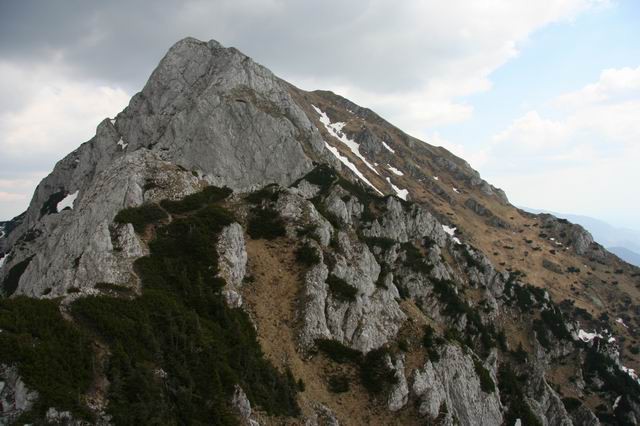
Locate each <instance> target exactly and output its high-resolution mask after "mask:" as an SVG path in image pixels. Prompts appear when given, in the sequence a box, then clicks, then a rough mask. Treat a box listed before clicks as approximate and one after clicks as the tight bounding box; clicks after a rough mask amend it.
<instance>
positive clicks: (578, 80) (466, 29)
mask: <svg viewBox="0 0 640 426" xmlns="http://www.w3.org/2000/svg"><path fill="white" fill-rule="evenodd" d="M639 22H640V2H638V1H637V0H537V1H534V2H532V1H530V0H477V1H473V2H470V1H468V0H405V1H402V2H396V1H380V0H352V1H349V2H345V1H336V0H325V1H322V2H317V1H311V0H309V1H302V0H212V1H211V0H210V1H200V0H187V1H177V0H156V1H154V2H148V1H141V0H128V1H120V0H114V1H109V2H99V1H92V0H58V1H56V2H51V1H44V0H42V1H31V0H21V1H9V0H0V220H6V219H9V218H11V217H13V216H15V215H17V214H19V213H21V212H22V211H23V210H24V209H25V208H26V207H27V205H28V203H29V200H30V198H31V195H32V194H33V191H34V189H35V186H36V185H37V183H38V182H39V181H40V179H42V178H43V177H44V176H46V175H47V174H48V173H49V172H50V171H51V169H52V168H53V166H54V165H55V162H56V161H57V160H59V159H61V158H62V157H63V156H64V155H66V154H67V153H68V152H70V151H71V150H73V149H75V148H76V147H77V146H78V145H79V144H80V143H82V142H84V141H86V140H88V139H90V138H91V137H92V136H93V135H94V134H95V128H96V126H97V124H98V123H99V122H100V121H102V120H103V119H104V118H105V117H113V116H115V115H116V114H117V112H119V111H120V110H122V109H123V108H124V107H125V106H126V105H127V103H128V101H129V99H130V97H131V96H132V95H133V94H134V93H136V92H137V91H139V90H140V89H141V88H142V86H143V85H144V83H145V81H146V79H147V78H148V76H149V75H150V73H151V72H152V71H153V69H154V68H155V66H156V65H157V64H158V62H159V60H160V59H161V58H162V56H163V55H164V54H165V53H166V51H167V50H168V48H169V47H170V46H171V45H172V44H173V43H174V42H176V41H177V40H179V39H181V38H183V37H186V36H193V37H196V38H199V39H202V40H209V39H215V40H218V41H219V42H221V43H222V44H224V45H226V46H234V47H237V48H238V49H240V50H241V51H243V52H244V53H246V54H247V55H249V56H251V57H253V58H254V59H255V60H256V61H258V62H260V63H262V64H263V65H265V66H267V67H268V68H270V69H271V70H272V71H273V72H274V73H276V74H277V75H279V76H280V77H282V78H284V79H286V80H288V81H290V82H292V83H293V84H295V85H297V86H298V87H301V88H303V89H306V90H315V89H325V90H333V91H334V92H336V93H339V94H341V95H343V96H346V97H348V98H349V99H351V100H353V101H355V102H356V103H358V104H360V105H363V106H367V107H369V108H371V109H373V110H374V111H376V112H378V113H379V114H380V115H381V116H383V117H384V118H386V119H387V120H389V121H390V122H392V123H393V124H395V125H397V126H398V127H400V128H401V129H403V130H405V131H406V132H408V133H410V134H412V135H413V136H415V137H418V138H420V139H422V140H424V141H426V142H427V143H430V144H434V145H440V146H444V147H446V148H448V149H449V150H451V151H452V152H453V153H455V154H457V155H459V156H461V157H463V158H464V159H466V160H467V161H469V162H470V163H471V165H472V166H473V167H474V168H475V169H477V170H478V171H479V172H480V173H481V175H482V176H483V177H484V178H485V179H487V180H488V181H489V182H491V183H492V184H494V185H496V186H498V187H501V188H503V189H504V190H505V191H506V192H507V195H508V196H509V198H510V200H511V201H512V203H514V204H515V205H518V206H527V207H531V208H539V209H547V210H554V211H560V212H566V213H573V214H581V215H587V216H592V217H596V218H599V219H602V220H605V221H607V222H609V223H611V224H613V225H616V226H620V227H628V228H634V229H640V214H638V212H639V211H640V196H639V195H640V189H639V188H638V184H639V183H640V43H638V42H637V41H638V40H640V25H638V23H639Z"/></svg>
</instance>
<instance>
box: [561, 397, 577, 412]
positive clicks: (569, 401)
mask: <svg viewBox="0 0 640 426" xmlns="http://www.w3.org/2000/svg"><path fill="white" fill-rule="evenodd" d="M562 404H564V408H565V409H566V410H567V411H568V412H572V411H574V410H577V409H578V408H580V406H581V405H582V402H581V401H580V400H579V399H577V398H572V397H567V398H562Z"/></svg>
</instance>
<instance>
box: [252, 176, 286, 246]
mask: <svg viewBox="0 0 640 426" xmlns="http://www.w3.org/2000/svg"><path fill="white" fill-rule="evenodd" d="M278 196H279V193H278V191H277V190H276V188H275V187H274V186H272V185H270V186H266V187H264V188H262V189H260V190H258V191H255V192H252V193H251V194H249V195H247V196H246V197H245V200H247V201H248V202H250V203H251V204H255V206H254V207H253V208H252V209H251V214H250V215H249V224H248V225H247V233H248V234H249V236H250V237H251V238H253V239H254V240H257V239H261V238H264V239H265V240H273V239H274V238H278V237H283V236H284V235H285V234H286V229H285V227H284V221H283V220H282V218H281V217H280V215H279V214H278V212H277V211H276V210H275V209H273V208H272V207H269V206H267V205H264V203H266V202H269V201H271V202H274V201H277V199H278Z"/></svg>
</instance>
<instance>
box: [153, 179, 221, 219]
mask: <svg viewBox="0 0 640 426" xmlns="http://www.w3.org/2000/svg"><path fill="white" fill-rule="evenodd" d="M232 192H233V191H232V190H231V189H229V188H218V187H215V186H208V187H206V188H205V189H203V190H202V191H200V192H196V193H195V194H191V195H187V196H186V197H184V198H183V199H182V200H178V201H174V200H163V201H162V202H161V203H160V205H161V206H162V207H163V208H164V209H165V210H167V211H168V212H169V213H171V214H182V213H187V212H190V211H194V210H197V209H199V208H201V207H203V206H205V205H207V204H211V203H216V202H219V201H222V200H224V199H225V198H227V197H228V196H229V195H231V193H232Z"/></svg>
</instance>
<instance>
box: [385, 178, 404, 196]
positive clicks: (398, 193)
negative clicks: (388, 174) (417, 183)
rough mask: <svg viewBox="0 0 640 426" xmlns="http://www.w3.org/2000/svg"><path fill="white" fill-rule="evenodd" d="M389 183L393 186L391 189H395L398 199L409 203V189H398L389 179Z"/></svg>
mask: <svg viewBox="0 0 640 426" xmlns="http://www.w3.org/2000/svg"><path fill="white" fill-rule="evenodd" d="M387 182H389V185H391V188H393V190H394V191H395V193H396V195H397V196H398V198H402V199H403V200H405V201H407V195H409V191H408V190H407V189H400V188H398V187H397V186H395V185H394V184H393V182H391V179H389V178H387Z"/></svg>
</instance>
